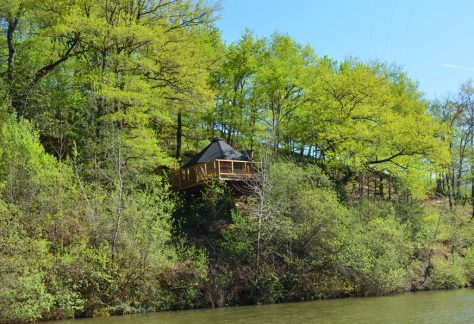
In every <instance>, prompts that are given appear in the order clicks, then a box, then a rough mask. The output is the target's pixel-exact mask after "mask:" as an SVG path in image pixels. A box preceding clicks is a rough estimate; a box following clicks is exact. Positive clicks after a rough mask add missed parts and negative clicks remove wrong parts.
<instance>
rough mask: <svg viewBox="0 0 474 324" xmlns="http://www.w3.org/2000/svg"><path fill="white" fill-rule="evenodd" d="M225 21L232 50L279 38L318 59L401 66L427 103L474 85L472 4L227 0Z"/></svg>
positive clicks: (408, 0) (436, 0)
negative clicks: (250, 36)
mask: <svg viewBox="0 0 474 324" xmlns="http://www.w3.org/2000/svg"><path fill="white" fill-rule="evenodd" d="M220 16H221V17H220V20H219V21H218V22H217V25H218V26H219V27H220V28H221V31H222V37H223V38H224V40H225V41H226V42H228V43H230V42H233V41H236V40H238V39H239V38H240V35H241V33H242V31H243V30H244V29H245V28H249V29H251V30H252V31H254V33H255V34H256V35H257V36H269V35H271V34H272V33H273V32H275V31H277V32H281V33H288V34H289V35H291V36H292V37H293V38H294V39H296V40H297V41H298V42H300V43H302V44H310V45H311V46H312V47H313V48H314V49H315V51H316V54H318V55H319V56H323V55H328V56H329V57H331V58H335V59H337V60H342V59H344V58H345V57H348V56H354V57H357V58H359V59H362V60H364V61H369V60H373V59H378V60H382V61H386V62H390V63H397V64H398V65H400V66H402V68H403V69H404V70H405V71H406V72H407V73H408V75H409V76H410V77H411V78H412V79H413V80H415V81H417V82H419V88H420V90H421V91H422V92H423V93H425V96H426V98H428V99H434V98H443V97H445V96H446V95H448V94H450V93H454V92H456V90H457V88H458V87H459V85H460V84H461V83H462V82H464V81H466V80H468V79H469V78H472V79H474V1H473V0H471V1H468V0H465V1H460V0H452V1H448V0H444V1H441V0H433V1H428V0H419V1H414V0H384V1H383V0H378V1H377V0H358V1H356V0H354V1H349V0H346V1H343V0H327V1H321V0H273V1H272V0H253V1H252V0H222V10H221V11H220Z"/></svg>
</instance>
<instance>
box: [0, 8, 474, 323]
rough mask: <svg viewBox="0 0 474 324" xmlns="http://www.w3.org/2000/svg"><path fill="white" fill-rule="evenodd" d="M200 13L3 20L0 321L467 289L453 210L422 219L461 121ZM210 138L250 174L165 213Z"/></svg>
mask: <svg viewBox="0 0 474 324" xmlns="http://www.w3.org/2000/svg"><path fill="white" fill-rule="evenodd" d="M215 10H216V6H215V5H214V4H213V3H212V2H209V3H208V2H205V1H191V0H183V1H181V0H180V1H164V2H163V1H159V0H149V1H138V0H111V1H103V0H99V1H79V2H78V1H72V0H61V1H56V0H44V1H33V0H14V1H11V0H0V29H1V31H2V33H1V36H0V70H1V71H2V73H0V94H1V95H2V98H4V99H5V100H4V101H3V102H2V103H1V107H0V247H1V248H0V322H12V321H20V322H25V321H26V322H28V321H33V320H37V319H60V318H71V317H77V316H107V315H109V314H125V313H133V312H140V311H149V310H153V311H156V310H163V309H182V308H188V307H198V306H203V305H213V306H214V305H216V306H217V305H228V304H246V303H268V302H279V301H285V300H301V299H313V298H322V297H328V296H347V295H377V294H388V293H394V292H399V291H406V290H408V289H411V288H415V289H416V288H450V287H458V286H461V285H463V283H464V280H465V279H464V276H465V277H466V281H469V282H470V283H472V281H473V273H474V266H473V259H474V256H473V255H474V254H473V248H472V246H473V245H474V228H473V226H474V225H473V224H474V223H473V222H472V221H471V213H470V211H471V210H470V209H469V208H468V206H467V205H465V206H463V205H457V206H453V207H452V208H451V209H450V210H445V209H444V208H443V206H442V205H443V201H442V200H439V199H438V200H432V201H427V202H426V203H423V202H421V200H420V199H422V198H425V197H427V196H429V195H430V194H431V193H432V192H433V187H434V185H435V183H434V181H433V174H439V173H442V174H443V176H442V179H441V180H440V181H438V183H437V185H438V187H440V188H438V189H439V191H440V192H448V193H449V195H448V196H449V198H450V202H451V204H452V199H451V198H452V197H454V195H456V201H458V202H460V201H461V192H460V189H459V188H460V187H461V182H462V181H461V180H463V181H464V180H465V179H464V178H465V176H463V174H465V172H464V171H465V170H464V169H463V165H464V168H465V167H466V166H467V165H470V164H472V163H470V162H469V161H470V159H471V157H470V156H469V154H467V153H466V152H465V149H466V143H467V142H466V139H467V136H466V134H468V133H469V132H472V127H471V126H469V120H472V118H470V117H469V116H470V115H469V113H470V112H471V110H469V106H462V107H463V109H462V111H458V110H459V107H460V106H459V105H456V104H454V103H447V104H446V105H440V106H436V105H434V106H433V107H432V109H431V113H432V114H430V111H428V103H427V102H426V101H425V100H424V99H423V96H422V94H421V93H420V92H419V90H418V89H417V86H416V84H415V83H414V82H413V81H411V80H410V79H409V78H408V76H407V75H406V74H405V73H404V72H403V71H401V70H399V69H397V68H394V67H391V66H387V65H386V64H382V63H370V64H369V63H363V62H360V61H357V60H354V59H347V60H344V61H342V62H336V61H334V60H331V59H329V58H327V57H317V56H316V55H315V52H314V50H313V49H312V48H311V47H310V46H307V45H303V44H300V43H298V42H296V41H295V40H294V39H292V38H291V37H290V36H289V35H286V34H279V33H275V34H273V35H271V36H270V37H268V38H259V37H256V36H255V35H253V34H252V33H251V32H250V31H245V32H244V33H243V34H242V37H241V39H240V40H239V41H237V42H235V43H232V44H228V45H227V44H224V43H223V42H222V41H221V39H220V36H219V31H218V30H217V28H216V27H215V25H214V24H213V20H214V19H215V15H214V12H215ZM471 90H472V89H470V87H469V85H466V86H465V87H464V88H463V94H464V95H466V96H468V95H470V94H471V93H472V91H471ZM466 98H467V97H466ZM469 98H470V97H469ZM456 107H457V108H456ZM458 113H459V114H458ZM459 116H462V118H461V117H459ZM302 125H303V126H304V127H302ZM466 130H469V131H467V132H468V133H466ZM216 134H220V136H222V137H224V138H225V139H226V140H227V141H229V142H230V143H231V144H232V145H235V146H236V148H238V149H244V148H250V149H252V150H255V151H256V152H255V153H256V154H255V156H256V159H259V158H260V159H261V160H263V163H262V168H260V170H259V172H258V173H257V174H256V178H255V179H249V180H248V181H246V182H245V183H244V184H242V185H243V186H245V187H248V188H246V190H247V189H248V190H247V191H246V192H245V193H246V195H245V196H246V197H236V196H239V195H238V193H239V191H238V189H239V188H237V187H238V186H235V188H233V189H235V190H232V189H231V187H230V186H228V185H226V183H225V182H224V181H218V180H216V181H209V182H208V183H206V184H205V185H204V186H203V187H202V188H201V190H200V191H199V193H196V192H194V193H193V192H189V193H188V194H182V195H178V194H174V193H171V191H170V188H169V185H168V184H167V180H166V173H167V171H168V170H169V169H170V168H175V167H176V166H177V164H178V162H180V159H181V157H182V156H190V155H191V154H193V152H194V151H195V150H196V149H199V148H201V146H202V145H204V144H205V142H206V141H207V139H208V138H212V137H214V136H215V135H216ZM463 145H464V146H463ZM463 147H464V148H463ZM182 150H186V152H181V151H182ZM461 153H462V154H464V155H462V154H461ZM465 153H466V154H465ZM461 155H462V156H461ZM457 156H459V159H458V158H457ZM450 160H452V161H451V162H452V163H451V164H450ZM463 163H464V164H463ZM455 170H457V172H458V174H457V175H454V171H455ZM463 177H464V178H463ZM456 181H457V183H454V182H456ZM372 184H373V185H372ZM441 187H453V188H454V187H457V188H458V189H457V191H456V190H452V188H451V189H446V188H445V190H444V191H443V190H441V189H443V188H441ZM248 193H252V194H250V195H247V194H248ZM366 193H367V195H366ZM362 197H367V198H362ZM178 198H179V199H178ZM440 205H441V206H440ZM450 207H451V206H450ZM462 257H464V261H463V259H462Z"/></svg>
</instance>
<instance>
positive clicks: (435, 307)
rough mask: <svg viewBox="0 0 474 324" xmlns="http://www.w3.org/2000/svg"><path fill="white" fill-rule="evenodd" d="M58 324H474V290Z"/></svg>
mask: <svg viewBox="0 0 474 324" xmlns="http://www.w3.org/2000/svg"><path fill="white" fill-rule="evenodd" d="M49 323H55V324H152V323H153V324H154V323H169V324H188V323H196V324H204V323H242V324H251V323H430V324H431V323H474V290H472V289H457V290H445V291H431V292H417V293H406V294H402V295H396V296H386V297H367V298H345V299H331V300H320V301H314V302H301V303H289V304H277V305H263V306H245V307H227V308H219V309H202V310H189V311H177V312H162V313H150V314H145V315H127V316H120V317H108V318H98V319H81V320H67V321H55V322H49Z"/></svg>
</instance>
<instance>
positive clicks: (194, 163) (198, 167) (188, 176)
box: [170, 138, 255, 190]
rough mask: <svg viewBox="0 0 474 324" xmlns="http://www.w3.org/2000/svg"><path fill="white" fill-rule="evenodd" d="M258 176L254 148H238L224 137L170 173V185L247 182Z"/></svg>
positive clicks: (177, 188) (190, 185) (185, 185)
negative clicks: (254, 160) (253, 157)
mask: <svg viewBox="0 0 474 324" xmlns="http://www.w3.org/2000/svg"><path fill="white" fill-rule="evenodd" d="M254 176H255V169H254V163H253V162H252V153H251V151H238V150H235V149H234V148H233V147H232V146H230V145H229V144H227V143H226V142H225V141H224V140H223V139H220V138H215V139H214V140H213V141H212V142H211V143H210V144H209V145H208V146H207V147H206V148H205V149H203V150H202V151H201V152H199V153H198V154H197V155H196V156H194V157H193V158H192V159H191V160H190V161H189V162H188V163H186V164H184V165H183V166H182V167H181V168H180V169H177V170H173V171H172V172H171V177H170V178H171V179H170V180H171V187H172V188H173V189H175V190H183V189H188V188H193V187H197V186H200V185H202V184H203V183H205V182H206V181H208V180H210V179H221V180H225V181H228V182H237V181H245V180H248V179H251V178H253V177H254Z"/></svg>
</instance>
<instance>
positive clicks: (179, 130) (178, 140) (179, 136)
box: [176, 111, 183, 159]
mask: <svg viewBox="0 0 474 324" xmlns="http://www.w3.org/2000/svg"><path fill="white" fill-rule="evenodd" d="M182 137H183V122H182V115H181V111H180V112H178V127H177V128H176V159H179V158H180V157H181V145H182V142H181V141H182Z"/></svg>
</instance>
